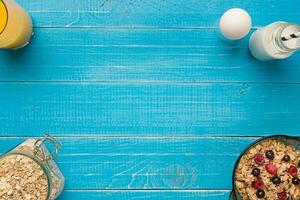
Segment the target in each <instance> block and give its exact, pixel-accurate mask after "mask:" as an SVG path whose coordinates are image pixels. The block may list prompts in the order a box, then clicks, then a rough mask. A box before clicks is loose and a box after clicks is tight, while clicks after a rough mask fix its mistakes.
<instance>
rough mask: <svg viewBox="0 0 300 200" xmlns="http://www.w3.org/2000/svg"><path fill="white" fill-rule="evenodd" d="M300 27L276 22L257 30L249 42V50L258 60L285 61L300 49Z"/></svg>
mask: <svg viewBox="0 0 300 200" xmlns="http://www.w3.org/2000/svg"><path fill="white" fill-rule="evenodd" d="M299 32H300V26H299V25H296V24H292V23H288V22H281V21H279V22H274V23H272V24H270V25H268V26H265V27H263V28H261V29H258V30H256V31H255V32H254V33H253V34H252V36H251V38H250V41H249V49H250V51H251V53H252V55H253V56H254V57H255V58H257V59H258V60H262V61H267V60H273V59H284V58H287V57H289V56H291V55H292V54H293V53H294V52H296V51H297V50H298V49H300V36H299Z"/></svg>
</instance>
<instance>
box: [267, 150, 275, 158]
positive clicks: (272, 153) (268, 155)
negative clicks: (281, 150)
mask: <svg viewBox="0 0 300 200" xmlns="http://www.w3.org/2000/svg"><path fill="white" fill-rule="evenodd" d="M266 157H267V158H268V159H269V160H273V159H274V157H275V156H274V152H273V151H271V150H267V151H266Z"/></svg>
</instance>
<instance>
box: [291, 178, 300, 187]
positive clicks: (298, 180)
mask: <svg viewBox="0 0 300 200" xmlns="http://www.w3.org/2000/svg"><path fill="white" fill-rule="evenodd" d="M292 183H293V184H294V185H299V184H300V179H299V178H296V177H294V178H293V179H292Z"/></svg>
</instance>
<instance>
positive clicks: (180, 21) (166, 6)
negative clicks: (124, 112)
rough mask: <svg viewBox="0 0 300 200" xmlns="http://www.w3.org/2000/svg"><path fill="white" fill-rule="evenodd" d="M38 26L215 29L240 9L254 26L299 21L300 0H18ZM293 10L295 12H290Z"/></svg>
mask: <svg viewBox="0 0 300 200" xmlns="http://www.w3.org/2000/svg"><path fill="white" fill-rule="evenodd" d="M18 2H19V3H20V4H21V5H22V6H23V7H24V8H26V9H27V10H28V11H29V12H30V14H31V15H32V17H33V19H34V22H35V26H38V27H82V26H88V27H91V26H93V27H165V28H170V27H172V28H198V27H216V26H217V23H218V19H219V18H220V16H221V15H222V14H223V13H224V12H225V11H226V10H228V9H230V8H233V7H240V8H244V9H246V10H247V11H248V12H249V13H250V14H251V16H252V19H253V24H254V26H262V25H265V24H268V23H270V22H273V21H276V20H277V21H278V20H286V21H294V22H297V21H298V22H299V17H300V14H299V12H297V11H296V10H295V9H296V8H295V6H296V7H297V5H299V0H289V2H288V3H287V2H286V1H285V0H276V1H274V0H264V1H261V0H254V1H241V0H230V1H219V0H209V1H207V0H197V1H195V0H122V1H118V0H72V1H70V0H51V1H42V0H31V1H28V0H18ZM293 10H294V12H293Z"/></svg>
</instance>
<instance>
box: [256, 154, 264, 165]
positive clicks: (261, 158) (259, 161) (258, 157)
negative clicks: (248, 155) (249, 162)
mask: <svg viewBox="0 0 300 200" xmlns="http://www.w3.org/2000/svg"><path fill="white" fill-rule="evenodd" d="M254 161H255V163H256V164H258V165H263V164H264V163H265V157H264V155H263V154H261V153H257V154H255V156H254Z"/></svg>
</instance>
